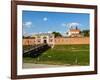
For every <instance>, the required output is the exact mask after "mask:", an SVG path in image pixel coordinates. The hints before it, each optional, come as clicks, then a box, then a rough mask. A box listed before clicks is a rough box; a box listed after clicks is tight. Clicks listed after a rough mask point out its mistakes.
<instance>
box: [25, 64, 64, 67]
mask: <svg viewBox="0 0 100 80" xmlns="http://www.w3.org/2000/svg"><path fill="white" fill-rule="evenodd" d="M50 67H64V66H61V65H48V64H34V63H23V68H50Z"/></svg>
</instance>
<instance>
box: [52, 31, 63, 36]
mask: <svg viewBox="0 0 100 80" xmlns="http://www.w3.org/2000/svg"><path fill="white" fill-rule="evenodd" d="M52 34H54V35H55V37H62V35H61V34H60V33H59V32H52Z"/></svg>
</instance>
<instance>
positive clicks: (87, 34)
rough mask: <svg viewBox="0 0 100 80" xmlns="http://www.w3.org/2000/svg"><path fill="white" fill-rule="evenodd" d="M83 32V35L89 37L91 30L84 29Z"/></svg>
mask: <svg viewBox="0 0 100 80" xmlns="http://www.w3.org/2000/svg"><path fill="white" fill-rule="evenodd" d="M81 34H83V36H86V37H89V36H90V31H89V30H83V31H81Z"/></svg>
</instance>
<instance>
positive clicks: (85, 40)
mask: <svg viewBox="0 0 100 80" xmlns="http://www.w3.org/2000/svg"><path fill="white" fill-rule="evenodd" d="M35 43H36V42H35V39H23V45H34V44H35ZM89 43H90V38H89V37H81V38H79V37H77V38H61V37H60V38H54V45H69V44H89Z"/></svg>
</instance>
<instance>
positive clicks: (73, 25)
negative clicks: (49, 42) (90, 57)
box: [67, 22, 81, 27]
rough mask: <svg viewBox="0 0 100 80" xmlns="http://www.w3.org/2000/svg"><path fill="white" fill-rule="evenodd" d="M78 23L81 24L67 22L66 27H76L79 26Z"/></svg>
mask: <svg viewBox="0 0 100 80" xmlns="http://www.w3.org/2000/svg"><path fill="white" fill-rule="evenodd" d="M80 25H81V24H80V23H77V22H72V23H68V24H67V27H76V26H80Z"/></svg>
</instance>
